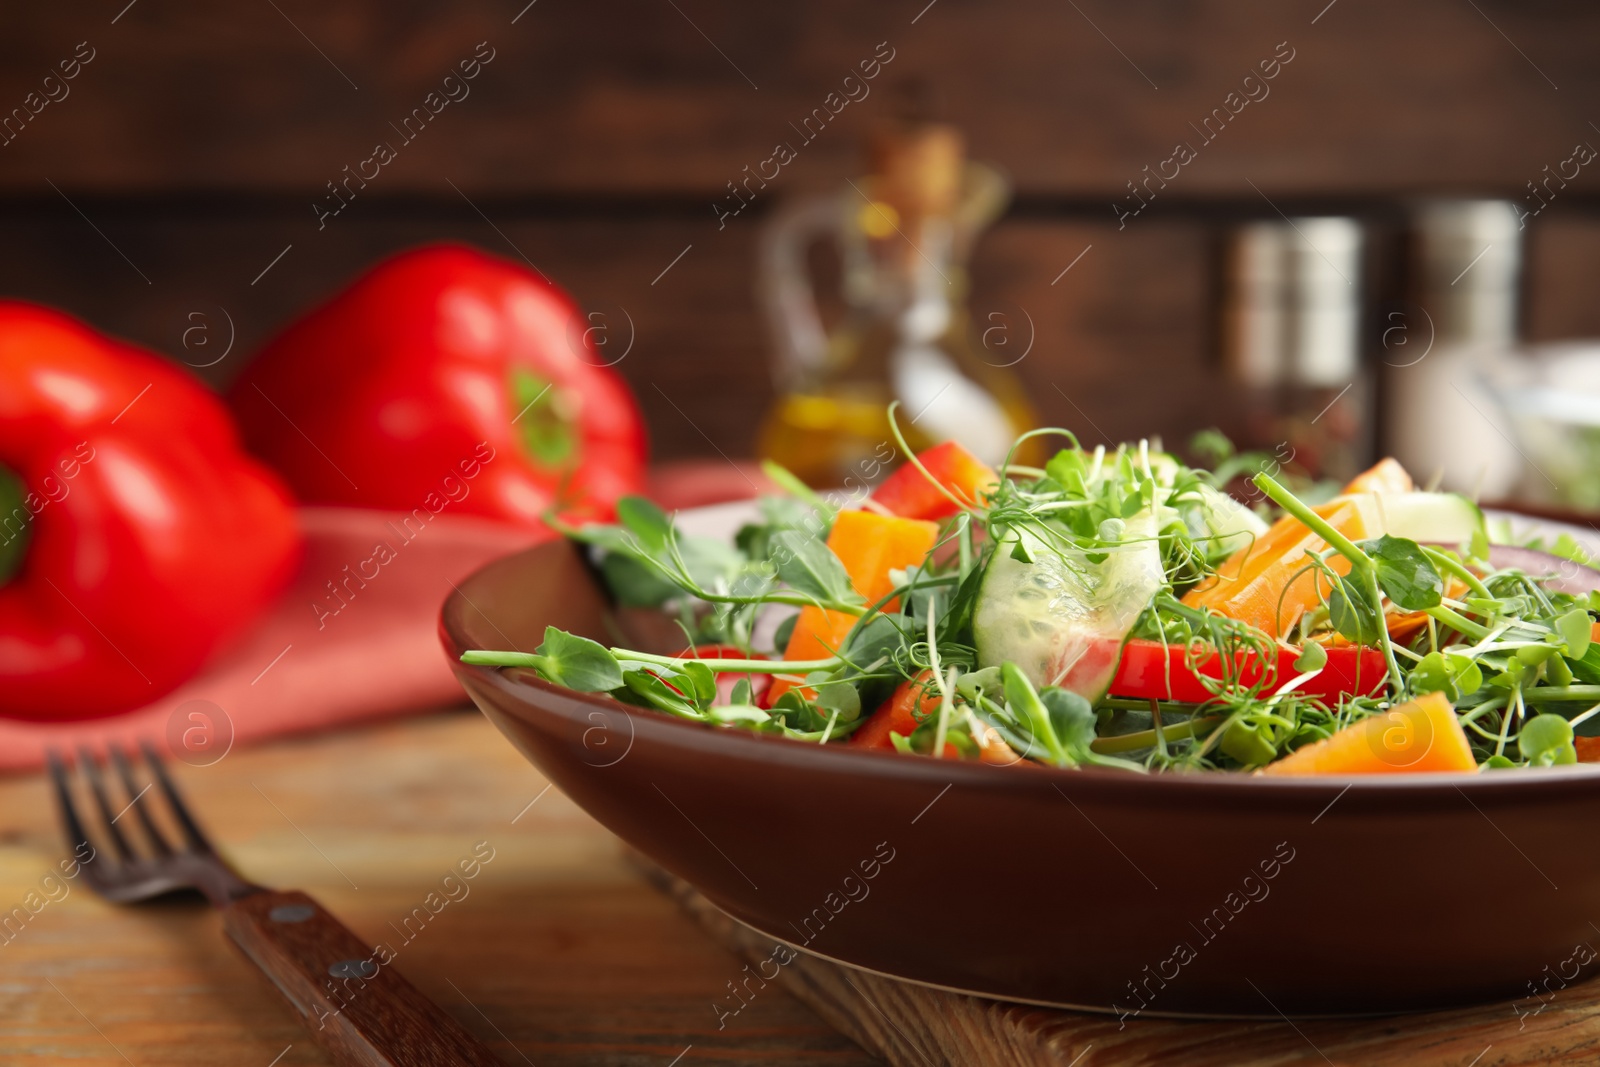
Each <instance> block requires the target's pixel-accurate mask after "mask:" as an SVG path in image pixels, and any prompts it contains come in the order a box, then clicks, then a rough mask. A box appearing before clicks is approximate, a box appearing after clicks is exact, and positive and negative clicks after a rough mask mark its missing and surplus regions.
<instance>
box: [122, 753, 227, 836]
mask: <svg viewBox="0 0 1600 1067" xmlns="http://www.w3.org/2000/svg"><path fill="white" fill-rule="evenodd" d="M139 751H141V752H143V753H144V761H145V762H146V763H148V764H149V765H150V772H151V773H152V774H153V775H155V779H156V784H158V785H159V786H161V792H163V793H165V794H166V797H167V803H168V804H170V805H172V814H173V815H175V816H177V819H178V825H180V826H181V827H183V836H184V837H186V838H188V840H189V847H190V848H193V849H194V850H196V851H197V852H205V853H208V854H210V855H216V852H217V850H216V849H214V848H212V847H211V842H210V841H208V840H206V835H205V834H204V833H202V832H201V830H200V827H199V825H198V824H197V823H196V822H195V821H194V817H193V816H192V815H190V814H189V808H188V806H187V805H186V804H184V802H183V797H182V796H180V795H179V794H178V790H177V788H176V787H174V786H173V784H172V779H170V778H168V777H167V769H166V767H164V766H163V765H162V763H161V757H160V756H158V755H156V750H155V749H154V748H152V747H151V746H150V742H148V741H140V742H139Z"/></svg>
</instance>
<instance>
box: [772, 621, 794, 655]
mask: <svg viewBox="0 0 1600 1067" xmlns="http://www.w3.org/2000/svg"><path fill="white" fill-rule="evenodd" d="M798 621H800V613H799V612H795V613H794V614H793V615H790V616H789V617H788V618H786V619H784V620H783V621H782V622H780V623H778V628H777V629H776V630H774V631H773V634H772V647H773V648H775V649H777V650H778V651H779V652H782V651H783V650H784V649H786V648H788V647H789V639H790V638H791V637H793V636H794V624H795V623H796V622H798Z"/></svg>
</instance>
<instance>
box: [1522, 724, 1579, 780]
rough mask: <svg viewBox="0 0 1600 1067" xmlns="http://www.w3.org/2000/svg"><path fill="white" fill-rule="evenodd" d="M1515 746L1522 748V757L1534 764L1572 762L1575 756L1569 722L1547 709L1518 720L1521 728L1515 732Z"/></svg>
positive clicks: (1575, 751)
mask: <svg viewBox="0 0 1600 1067" xmlns="http://www.w3.org/2000/svg"><path fill="white" fill-rule="evenodd" d="M1517 747H1518V748H1519V749H1521V750H1522V758H1523V759H1525V760H1527V761H1528V762H1529V763H1531V764H1533V765H1534V766H1535V767H1553V766H1555V765H1556V764H1558V763H1574V762H1576V761H1577V758H1578V756H1577V750H1576V749H1575V748H1574V747H1573V744H1572V724H1571V723H1570V722H1568V721H1567V720H1566V719H1563V718H1562V717H1561V716H1559V715H1552V714H1550V713H1549V712H1546V713H1545V714H1543V715H1535V716H1534V717H1533V718H1531V719H1529V720H1528V721H1527V722H1525V723H1523V724H1522V731H1521V732H1520V733H1518V734H1517ZM1569 756H1570V758H1568V757H1569Z"/></svg>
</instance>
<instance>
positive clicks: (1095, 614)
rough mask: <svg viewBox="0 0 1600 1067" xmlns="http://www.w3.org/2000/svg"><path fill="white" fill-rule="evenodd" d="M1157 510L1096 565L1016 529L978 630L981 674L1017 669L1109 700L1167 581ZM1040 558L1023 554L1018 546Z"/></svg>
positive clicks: (981, 595) (994, 566)
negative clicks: (1142, 618) (1134, 637)
mask: <svg viewBox="0 0 1600 1067" xmlns="http://www.w3.org/2000/svg"><path fill="white" fill-rule="evenodd" d="M1159 529H1160V524H1159V523H1158V522H1157V518H1156V515H1155V513H1154V511H1153V510H1152V509H1149V508H1147V509H1145V510H1144V511H1141V512H1139V513H1138V514H1136V515H1134V516H1133V517H1132V518H1130V519H1128V520H1127V521H1126V523H1125V526H1124V531H1125V532H1124V537H1123V543H1122V544H1121V545H1120V546H1118V547H1117V548H1115V549H1113V550H1111V551H1110V552H1109V553H1107V555H1106V558H1105V560H1104V561H1103V562H1100V563H1094V562H1091V561H1090V560H1089V559H1088V558H1086V556H1085V554H1084V553H1083V552H1082V551H1080V550H1078V549H1071V548H1069V549H1066V550H1065V551H1063V550H1061V549H1059V548H1057V547H1055V546H1054V545H1051V544H1048V543H1046V541H1045V540H1044V539H1043V538H1041V537H1039V536H1038V535H1037V534H1035V533H1033V532H1031V531H1029V530H1026V529H1017V530H1013V531H1011V532H1010V533H1009V534H1007V535H1006V537H1005V538H1004V539H1002V540H1001V541H1000V543H999V544H997V545H996V546H995V550H994V554H993V555H992V556H991V557H990V559H989V569H988V572H987V573H986V574H985V575H984V578H983V585H982V587H981V588H980V589H979V591H978V603H977V605H976V607H975V609H974V612H973V619H972V628H973V633H974V636H975V638H976V643H977V652H978V666H979V667H998V666H1000V665H1001V664H1003V663H1008V662H1009V663H1014V664H1016V666H1017V668H1018V669H1019V670H1020V671H1022V673H1023V674H1024V675H1026V676H1027V678H1028V680H1029V681H1030V682H1032V683H1033V684H1034V686H1035V687H1042V686H1047V685H1058V686H1061V687H1062V688H1064V689H1069V690H1071V691H1073V692H1075V693H1078V694H1080V695H1082V696H1084V697H1086V698H1088V699H1089V700H1098V699H1099V698H1100V697H1101V696H1103V695H1105V691H1106V687H1107V686H1108V685H1110V684H1111V678H1112V676H1113V674H1114V673H1115V672H1116V667H1117V660H1118V658H1119V657H1120V655H1121V652H1122V642H1123V639H1124V638H1126V637H1127V635H1128V631H1129V630H1131V629H1132V628H1133V624H1134V622H1135V621H1136V620H1137V619H1138V618H1139V613H1140V612H1142V611H1144V609H1145V608H1146V607H1148V606H1149V604H1150V601H1151V600H1152V599H1153V598H1154V597H1155V595H1156V593H1157V592H1159V591H1160V590H1161V588H1162V587H1163V586H1164V585H1165V584H1166V575H1165V573H1164V572H1163V570H1162V567H1161V548H1160V544H1159V542H1158V541H1157V540H1156V533H1157V531H1158V530H1159ZM1019 543H1020V544H1021V546H1022V549H1023V551H1024V552H1025V553H1026V554H1027V555H1028V556H1029V557H1030V558H1031V560H1032V562H1025V561H1023V560H1019V559H1017V558H1016V557H1015V555H1014V552H1015V550H1016V547H1017V545H1018V544H1019Z"/></svg>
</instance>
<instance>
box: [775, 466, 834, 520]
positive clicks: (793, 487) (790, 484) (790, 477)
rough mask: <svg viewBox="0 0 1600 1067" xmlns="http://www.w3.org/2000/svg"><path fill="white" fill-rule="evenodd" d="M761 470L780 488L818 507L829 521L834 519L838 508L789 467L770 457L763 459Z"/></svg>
mask: <svg viewBox="0 0 1600 1067" xmlns="http://www.w3.org/2000/svg"><path fill="white" fill-rule="evenodd" d="M761 472H762V473H763V474H765V475H766V476H767V477H768V478H770V479H772V481H773V482H774V483H775V484H776V485H777V486H778V488H779V489H782V490H783V491H784V492H786V493H789V494H790V495H792V496H795V497H798V498H799V499H801V500H803V501H805V502H806V503H807V504H809V505H811V506H812V507H813V508H816V509H817V511H818V512H820V513H821V514H823V515H825V516H827V518H828V521H829V522H832V521H833V516H834V514H835V513H836V512H837V509H836V508H835V507H834V506H833V505H832V504H830V503H828V502H827V501H826V500H824V499H823V498H822V497H820V496H818V495H817V492H816V490H814V489H812V488H811V487H810V486H809V485H807V484H806V483H805V482H803V481H801V480H800V478H799V477H798V476H797V475H796V474H795V473H794V472H793V471H791V470H789V468H787V467H785V466H783V465H782V464H779V463H774V462H773V461H772V460H770V459H764V460H762V461H761Z"/></svg>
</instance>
